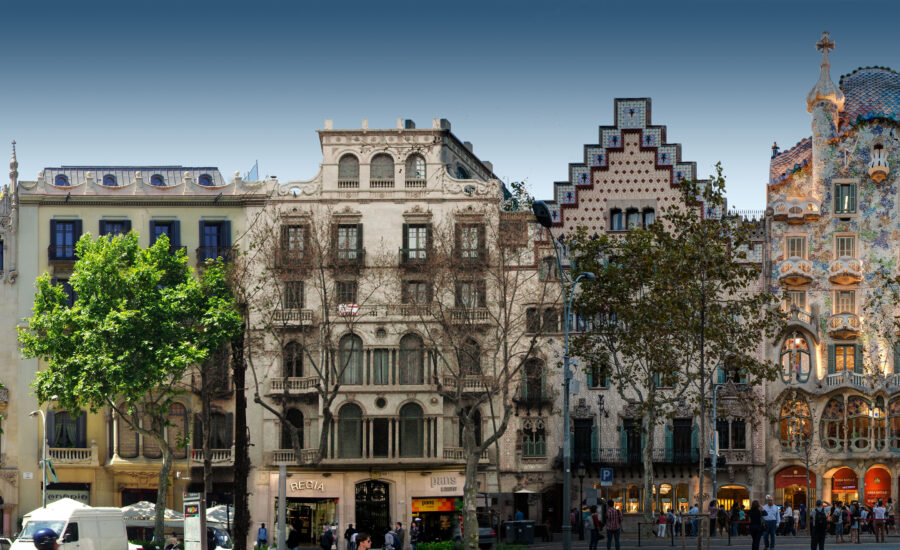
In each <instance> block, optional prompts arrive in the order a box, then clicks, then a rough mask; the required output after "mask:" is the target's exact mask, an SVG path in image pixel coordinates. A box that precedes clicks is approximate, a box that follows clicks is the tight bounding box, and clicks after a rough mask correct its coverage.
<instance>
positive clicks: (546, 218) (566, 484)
mask: <svg viewBox="0 0 900 550" xmlns="http://www.w3.org/2000/svg"><path fill="white" fill-rule="evenodd" d="M531 211H532V212H534V217H535V218H537V222H538V223H539V224H541V226H542V227H544V228H546V229H547V233H548V234H549V235H550V242H552V243H553V250H554V251H555V252H556V267H557V269H559V283H560V286H562V292H563V305H564V307H565V310H564V311H563V319H564V321H563V327H564V334H565V355H564V356H563V503H564V508H563V511H564V512H565V511H566V510H568V508H569V507H571V505H572V434H571V433H569V425H570V424H571V418H570V417H571V411H569V383H570V382H571V380H572V372H571V371H570V370H569V311H570V310H571V309H572V297H573V296H574V295H575V287H577V286H578V282H579V281H581V279H582V278H584V279H587V280H589V281H592V280H594V279H596V278H597V276H596V275H594V274H593V273H590V272H585V273H579V274H578V276H577V277H575V280H574V281H572V285H571V287H569V286H567V285H566V273H565V271H563V267H562V255H561V254H560V252H559V245H558V243H557V242H556V239H554V238H553V231H552V229H551V227H552V226H553V217H552V216H551V215H550V209H549V208H548V207H547V203H545V202H544V201H534V202H533V203H532V204H531ZM565 519H566V517H565V515H564V516H563V522H562V534H563V550H572V522H571V521H565Z"/></svg>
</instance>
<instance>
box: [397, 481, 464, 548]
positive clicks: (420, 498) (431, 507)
mask: <svg viewBox="0 0 900 550" xmlns="http://www.w3.org/2000/svg"><path fill="white" fill-rule="evenodd" d="M464 484H465V476H463V475H461V474H460V473H459V472H434V473H432V474H431V475H430V476H427V477H422V476H419V479H416V478H415V477H412V476H411V477H408V478H407V487H406V490H407V493H408V494H409V495H410V497H411V498H410V503H411V508H412V515H411V518H412V520H413V521H415V519H416V518H419V519H421V520H422V531H423V533H422V535H421V536H420V538H419V540H420V541H422V542H428V541H436V540H453V538H454V536H455V535H457V534H459V533H460V517H461V515H462V514H461V513H462V506H463V504H462V495H463V485H464Z"/></svg>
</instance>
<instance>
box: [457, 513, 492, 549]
mask: <svg viewBox="0 0 900 550" xmlns="http://www.w3.org/2000/svg"><path fill="white" fill-rule="evenodd" d="M462 539H463V537H462V527H461V525H460V524H458V523H457V524H455V525H454V528H453V541H454V542H455V543H456V546H457V547H458V548H462ZM495 544H497V531H495V530H494V528H493V527H491V519H490V518H489V517H488V516H478V547H479V548H482V549H485V550H487V549H490V548H493V547H494V545H495Z"/></svg>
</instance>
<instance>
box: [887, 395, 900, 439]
mask: <svg viewBox="0 0 900 550" xmlns="http://www.w3.org/2000/svg"><path fill="white" fill-rule="evenodd" d="M888 429H889V430H890V434H889V435H888V437H889V438H890V449H891V450H892V451H900V397H895V398H893V399H891V401H890V402H889V403H888Z"/></svg>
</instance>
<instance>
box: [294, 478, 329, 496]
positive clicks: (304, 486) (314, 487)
mask: <svg viewBox="0 0 900 550" xmlns="http://www.w3.org/2000/svg"><path fill="white" fill-rule="evenodd" d="M305 490H310V491H319V492H320V493H324V492H325V482H324V481H315V480H312V479H307V480H306V481H292V482H291V491H305Z"/></svg>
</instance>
